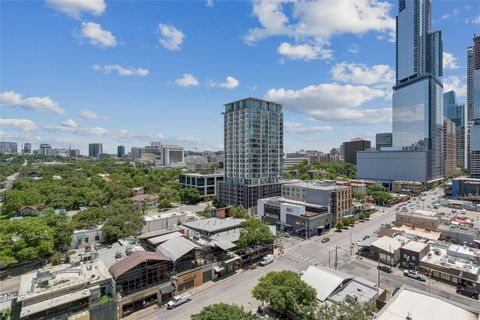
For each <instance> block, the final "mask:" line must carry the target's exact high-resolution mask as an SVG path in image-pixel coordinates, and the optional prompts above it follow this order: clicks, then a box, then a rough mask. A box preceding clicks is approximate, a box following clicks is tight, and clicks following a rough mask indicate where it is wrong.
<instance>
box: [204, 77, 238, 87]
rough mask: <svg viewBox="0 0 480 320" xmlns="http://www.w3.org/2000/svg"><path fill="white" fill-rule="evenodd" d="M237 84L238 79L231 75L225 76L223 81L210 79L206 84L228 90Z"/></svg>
mask: <svg viewBox="0 0 480 320" xmlns="http://www.w3.org/2000/svg"><path fill="white" fill-rule="evenodd" d="M239 85H240V81H238V80H237V79H235V78H234V77H232V76H227V78H226V79H225V82H221V83H216V82H214V81H210V82H209V83H208V86H210V87H221V88H226V89H228V90H231V89H235V88H236V87H238V86H239Z"/></svg>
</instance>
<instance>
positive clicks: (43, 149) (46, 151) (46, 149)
mask: <svg viewBox="0 0 480 320" xmlns="http://www.w3.org/2000/svg"><path fill="white" fill-rule="evenodd" d="M38 153H39V154H40V155H41V156H50V155H51V154H52V147H51V146H50V145H49V144H47V143H42V144H41V145H40V147H39V148H38Z"/></svg>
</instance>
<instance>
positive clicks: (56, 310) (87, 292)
mask: <svg viewBox="0 0 480 320" xmlns="http://www.w3.org/2000/svg"><path fill="white" fill-rule="evenodd" d="M103 295H115V287H114V286H113V282H112V276H111V275H110V273H109V272H108V270H107V268H106V267H105V265H104V264H103V263H102V261H101V260H99V259H97V258H96V257H95V256H94V255H84V256H83V257H80V259H78V260H75V261H74V262H72V263H71V264H62V265H57V266H52V267H48V268H43V269H39V270H38V271H34V272H29V273H26V274H24V275H22V276H21V278H20V288H19V291H18V298H17V302H18V303H19V304H20V305H21V306H20V308H21V310H20V318H21V319H52V318H56V319H57V318H58V319H60V318H67V317H68V316H70V315H73V314H75V313H78V312H82V311H85V310H88V309H89V306H90V305H92V304H93V303H95V302H96V301H98V300H99V299H100V297H101V296H103Z"/></svg>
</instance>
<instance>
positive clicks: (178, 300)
mask: <svg viewBox="0 0 480 320" xmlns="http://www.w3.org/2000/svg"><path fill="white" fill-rule="evenodd" d="M190 300H192V295H191V294H190V293H189V292H186V293H182V294H179V295H177V296H174V297H173V298H172V300H170V301H168V303H167V309H173V308H175V307H178V306H179V305H181V304H184V303H185V302H188V301H190Z"/></svg>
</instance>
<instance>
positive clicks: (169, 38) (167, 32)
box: [158, 23, 185, 51]
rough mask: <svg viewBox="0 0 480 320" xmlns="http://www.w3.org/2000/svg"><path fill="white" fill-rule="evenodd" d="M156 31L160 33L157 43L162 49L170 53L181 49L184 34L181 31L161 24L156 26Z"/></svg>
mask: <svg viewBox="0 0 480 320" xmlns="http://www.w3.org/2000/svg"><path fill="white" fill-rule="evenodd" d="M158 31H159V32H160V38H159V40H158V41H159V42H160V44H161V45H162V46H163V47H164V48H166V49H168V50H172V51H178V50H180V49H181V46H182V43H183V39H184V38H185V34H184V33H183V32H182V31H180V30H178V29H177V28H175V27H174V26H172V25H168V24H163V23H160V24H159V25H158Z"/></svg>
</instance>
